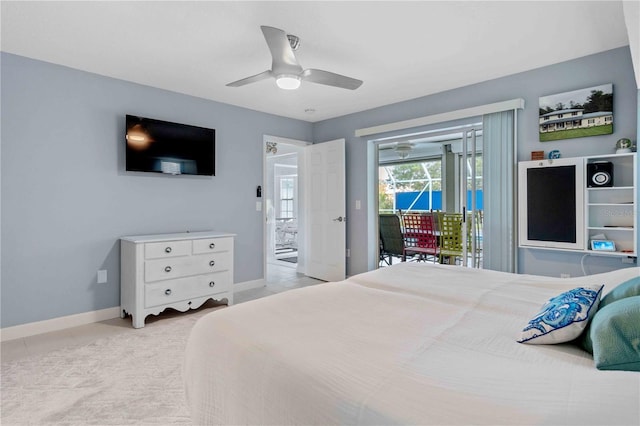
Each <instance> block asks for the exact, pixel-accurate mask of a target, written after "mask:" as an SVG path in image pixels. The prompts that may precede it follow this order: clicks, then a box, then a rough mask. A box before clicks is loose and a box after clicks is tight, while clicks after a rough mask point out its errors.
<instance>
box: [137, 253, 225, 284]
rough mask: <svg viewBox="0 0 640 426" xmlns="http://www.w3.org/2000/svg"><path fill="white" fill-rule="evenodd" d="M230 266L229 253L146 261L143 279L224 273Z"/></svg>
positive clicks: (155, 279)
mask: <svg viewBox="0 0 640 426" xmlns="http://www.w3.org/2000/svg"><path fill="white" fill-rule="evenodd" d="M232 266H233V265H232V254H231V252H221V253H212V254H201V255H197V256H195V255H194V256H186V257H176V258H168V259H155V260H147V261H145V262H144V279H145V282H154V281H161V280H171V279H175V278H182V277H189V276H192V275H200V274H208V273H211V272H218V271H224V270H228V269H231V267H232Z"/></svg>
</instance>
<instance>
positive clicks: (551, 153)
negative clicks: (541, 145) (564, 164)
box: [549, 149, 560, 160]
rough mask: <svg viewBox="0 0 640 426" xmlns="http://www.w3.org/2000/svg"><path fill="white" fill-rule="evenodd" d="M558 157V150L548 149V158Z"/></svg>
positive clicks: (554, 158)
mask: <svg viewBox="0 0 640 426" xmlns="http://www.w3.org/2000/svg"><path fill="white" fill-rule="evenodd" d="M558 158H560V151H558V150H557V149H554V150H553V151H549V160H556V159H558Z"/></svg>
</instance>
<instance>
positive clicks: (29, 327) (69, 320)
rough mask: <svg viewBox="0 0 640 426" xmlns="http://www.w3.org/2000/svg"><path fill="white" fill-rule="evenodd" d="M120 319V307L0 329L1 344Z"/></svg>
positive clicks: (256, 283) (242, 286)
mask: <svg viewBox="0 0 640 426" xmlns="http://www.w3.org/2000/svg"><path fill="white" fill-rule="evenodd" d="M264 286H265V283H264V280H263V279H259V280H253V281H245V282H241V283H237V284H234V285H233V292H234V293H235V292H238V291H244V290H250V289H252V288H260V287H264ZM119 317H120V306H114V307H113V308H107V309H100V310H98V311H90V312H83V313H81V314H74V315H67V316H64V317H58V318H52V319H49V320H44V321H35V322H29V323H26V324H20V325H14V326H13V327H5V328H2V329H0V342H5V341H8V340H14V339H21V338H24V337H29V336H35V335H36V334H42V333H49V332H51V331H59V330H64V329H66V328H71V327H77V326H80V325H86V324H92V323H94V322H100V321H106V320H110V319H113V318H119Z"/></svg>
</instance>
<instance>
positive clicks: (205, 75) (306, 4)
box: [1, 1, 635, 122]
mask: <svg viewBox="0 0 640 426" xmlns="http://www.w3.org/2000/svg"><path fill="white" fill-rule="evenodd" d="M1 8H2V9H1V12H2V15H1V18H2V38H1V43H2V50H3V51H5V52H9V53H15V54H18V55H22V56H27V57H30V58H36V59H40V60H43V61H48V62H53V63H56V64H62V65H66V66H69V67H72V68H77V69H80V70H85V71H89V72H93V73H97V74H101V75H105V76H109V77H114V78H119V79H123V80H128V81H133V82H136V83H140V84H145V85H148V86H153V87H158V88H163V89H167V90H171V91H175V92H180V93H186V94H189V95H193V96H198V97H201V98H206V99H212V100H215V101H219V102H224V103H227V104H233V105H237V106H241V107H246V108H250V109H254V110H258V111H263V112H267V113H272V114H276V115H280V116H285V117H291V118H297V119H301V120H305V121H310V122H315V121H320V120H324V119H327V118H332V117H337V116H341V115H345V114H349V113H354V112H358V111H363V110H366V109H370V108H375V107H378V106H382V105H386V104H390V103H395V102H399V101H403V100H407V99H413V98H417V97H421V96H425V95H428V94H432V93H437V92H441V91H445V90H448V89H452V88H455V87H460V86H465V85H469V84H473V83H477V82H481V81H485V80H490V79H494V78H498V77H502V76H505V75H509V74H514V73H518V72H521V71H526V70H529V69H533V68H538V67H542V66H546V65H550V64H554V63H558V62H562V61H566V60H570V59H574V58H578V57H581V56H585V55H589V54H593V53H597V52H601V51H604V50H609V49H613V48H617V47H621V46H625V45H628V44H629V38H628V35H627V34H629V33H628V32H627V29H626V26H625V17H624V14H623V7H622V3H621V2H620V1H533V2H532V1H529V2H527V1H495V2H487V1H445V2H439V1H420V2H418V1H411V2H395V1H393V2H392V1H387V2H382V1H378V2H364V1H357V2H335V1H330V2H310V1H299V2H240V1H232V2H219V1H208V2H206V1H200V2H186V1H180V2H149V1H143V2H133V1H129V2H96V1H92V2H75V1H74V2H24V1H20V2H18V1H15V2H14V1H2V2H1ZM260 25H269V26H273V27H277V28H281V29H283V30H285V31H286V32H287V33H289V34H294V35H297V36H298V37H300V39H301V47H300V48H299V49H298V50H297V51H296V56H297V58H298V60H299V62H300V64H301V65H302V67H303V68H319V69H324V70H327V71H332V72H336V73H339V74H344V75H347V76H349V77H354V78H358V79H361V80H364V84H363V85H362V86H361V87H360V88H359V89H357V90H355V91H351V90H344V89H338V88H334V87H329V86H321V85H318V84H313V83H303V85H302V87H301V88H300V89H298V90H296V91H284V90H280V89H278V88H277V87H276V85H275V81H274V80H272V79H268V80H264V81H261V82H258V83H254V84H251V85H248V86H244V87H239V88H231V87H226V86H225V84H226V83H229V82H231V81H235V80H238V79H240V78H243V77H247V76H250V75H253V74H257V73H259V72H262V71H264V70H267V69H269V68H270V67H271V57H270V54H269V50H268V49H267V45H266V43H265V41H264V38H263V36H262V33H261V31H260ZM634 43H635V42H634ZM632 46H633V43H632ZM307 109H313V110H315V112H313V113H309V112H305V110H307Z"/></svg>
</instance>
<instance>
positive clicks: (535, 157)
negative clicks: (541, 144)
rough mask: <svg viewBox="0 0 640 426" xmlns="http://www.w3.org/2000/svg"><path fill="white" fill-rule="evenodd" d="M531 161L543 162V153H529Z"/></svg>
mask: <svg viewBox="0 0 640 426" xmlns="http://www.w3.org/2000/svg"><path fill="white" fill-rule="evenodd" d="M531 160H544V151H531Z"/></svg>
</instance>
